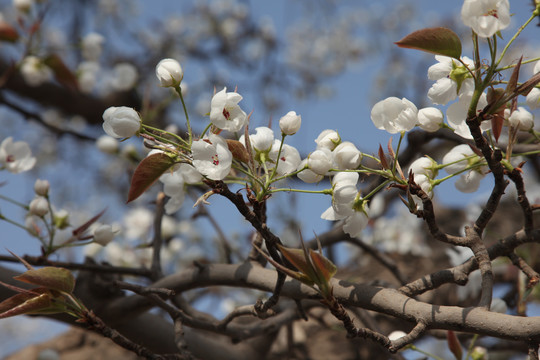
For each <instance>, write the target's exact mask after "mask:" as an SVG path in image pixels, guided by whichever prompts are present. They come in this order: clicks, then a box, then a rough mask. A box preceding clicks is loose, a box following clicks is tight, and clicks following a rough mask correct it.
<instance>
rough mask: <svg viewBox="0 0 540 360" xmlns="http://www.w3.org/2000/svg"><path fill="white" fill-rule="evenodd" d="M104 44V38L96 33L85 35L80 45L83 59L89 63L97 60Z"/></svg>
mask: <svg viewBox="0 0 540 360" xmlns="http://www.w3.org/2000/svg"><path fill="white" fill-rule="evenodd" d="M104 42H105V38H104V37H103V36H102V35H100V34H98V33H95V32H92V33H89V34H87V35H86V36H85V37H84V38H83V39H82V43H81V46H82V56H83V58H84V59H86V60H90V61H96V60H98V59H99V57H100V56H101V52H102V51H103V43H104Z"/></svg>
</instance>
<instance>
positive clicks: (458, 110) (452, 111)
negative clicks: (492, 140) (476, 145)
mask: <svg viewBox="0 0 540 360" xmlns="http://www.w3.org/2000/svg"><path fill="white" fill-rule="evenodd" d="M471 100H472V93H467V94H463V95H461V96H460V97H459V100H458V101H457V102H455V103H453V104H451V105H450V106H449V107H448V109H447V110H446V119H447V121H448V125H450V126H451V127H452V128H453V129H454V132H455V133H456V134H457V135H459V136H461V137H462V138H464V139H472V135H471V130H470V129H469V126H468V125H467V123H466V120H467V112H468V111H469V105H470V103H471ZM486 105H487V97H486V94H485V93H483V94H482V95H481V96H480V99H479V100H478V104H477V106H476V109H477V111H479V110H482V109H483V108H484V107H485V106H486ZM480 128H481V129H482V130H483V131H486V130H488V129H490V128H491V122H490V121H484V122H482V124H481V125H480Z"/></svg>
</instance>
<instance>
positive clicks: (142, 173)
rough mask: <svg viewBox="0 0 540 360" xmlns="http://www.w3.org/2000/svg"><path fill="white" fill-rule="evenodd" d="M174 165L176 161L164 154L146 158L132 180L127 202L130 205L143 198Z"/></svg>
mask: <svg viewBox="0 0 540 360" xmlns="http://www.w3.org/2000/svg"><path fill="white" fill-rule="evenodd" d="M174 163H175V161H174V159H173V158H171V157H170V156H169V155H167V154H164V153H157V154H153V155H150V156H148V157H146V158H144V159H143V161H141V163H140V164H139V166H137V168H136V169H135V172H134V173H133V177H132V178H131V186H130V188H129V194H128V200H127V202H128V203H129V202H131V201H133V200H135V199H137V198H138V197H139V196H141V195H142V194H143V193H144V192H145V191H146V190H147V189H148V188H149V187H150V186H152V184H153V183H155V182H156V181H157V179H159V177H160V176H161V175H163V173H164V172H165V171H167V170H168V169H169V168H170V167H171V166H173V165H174Z"/></svg>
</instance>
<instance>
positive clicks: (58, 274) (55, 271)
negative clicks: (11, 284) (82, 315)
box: [13, 266, 75, 293]
mask: <svg viewBox="0 0 540 360" xmlns="http://www.w3.org/2000/svg"><path fill="white" fill-rule="evenodd" d="M13 278H14V279H16V280H19V281H22V282H25V283H28V284H32V285H38V286H42V287H45V288H48V289H53V290H57V291H64V292H67V293H71V292H72V291H73V289H74V288H75V278H74V277H73V274H72V273H71V271H69V270H68V269H64V268H59V267H52V266H47V267H44V268H41V269H35V270H28V271H26V272H25V273H22V274H21V275H19V276H15V277H13Z"/></svg>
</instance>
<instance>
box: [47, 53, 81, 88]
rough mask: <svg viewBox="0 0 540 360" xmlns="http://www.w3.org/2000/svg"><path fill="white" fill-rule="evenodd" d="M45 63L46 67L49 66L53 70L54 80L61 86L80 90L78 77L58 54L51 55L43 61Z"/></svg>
mask: <svg viewBox="0 0 540 360" xmlns="http://www.w3.org/2000/svg"><path fill="white" fill-rule="evenodd" d="M43 62H44V63H45V65H47V66H48V67H50V68H51V69H52V71H53V73H54V78H55V79H56V81H58V82H59V83H60V84H62V85H64V86H65V87H67V88H69V89H71V90H77V89H78V88H79V83H78V81H77V77H76V76H75V75H74V74H73V72H72V71H71V70H70V69H69V68H68V67H67V66H66V64H65V63H64V61H63V60H62V59H61V58H60V56H58V55H56V54H51V55H49V56H47V57H46V58H45V59H43Z"/></svg>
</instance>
